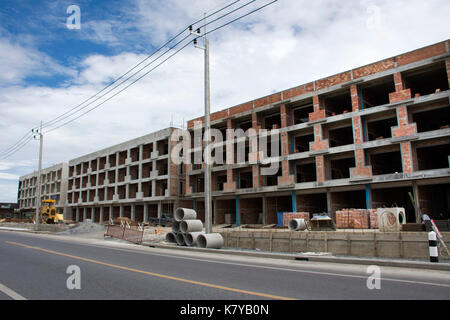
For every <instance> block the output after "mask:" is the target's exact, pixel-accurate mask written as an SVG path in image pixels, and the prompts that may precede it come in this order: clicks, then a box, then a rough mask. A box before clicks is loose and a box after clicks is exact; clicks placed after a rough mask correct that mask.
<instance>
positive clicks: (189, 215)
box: [175, 208, 197, 222]
mask: <svg viewBox="0 0 450 320" xmlns="http://www.w3.org/2000/svg"><path fill="white" fill-rule="evenodd" d="M194 219H197V212H195V210H193V209H186V208H178V209H177V210H176V211H175V220H176V221H178V222H181V221H183V220H194Z"/></svg>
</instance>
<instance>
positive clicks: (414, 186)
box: [412, 181, 422, 223]
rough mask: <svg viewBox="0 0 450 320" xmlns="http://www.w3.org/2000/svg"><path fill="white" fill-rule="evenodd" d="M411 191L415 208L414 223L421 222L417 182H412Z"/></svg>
mask: <svg viewBox="0 0 450 320" xmlns="http://www.w3.org/2000/svg"><path fill="white" fill-rule="evenodd" d="M412 189H413V197H414V206H415V208H414V209H415V214H416V223H421V222H422V217H421V214H420V199H419V187H418V186H417V182H415V181H413V183H412Z"/></svg>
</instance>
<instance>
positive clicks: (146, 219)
mask: <svg viewBox="0 0 450 320" xmlns="http://www.w3.org/2000/svg"><path fill="white" fill-rule="evenodd" d="M144 222H148V204H147V203H144Z"/></svg>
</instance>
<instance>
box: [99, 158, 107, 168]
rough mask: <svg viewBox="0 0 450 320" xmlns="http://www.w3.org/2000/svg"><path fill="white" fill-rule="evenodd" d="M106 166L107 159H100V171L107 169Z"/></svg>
mask: <svg viewBox="0 0 450 320" xmlns="http://www.w3.org/2000/svg"><path fill="white" fill-rule="evenodd" d="M105 165H106V157H102V158H100V162H99V170H103V169H105Z"/></svg>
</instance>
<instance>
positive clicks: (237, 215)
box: [236, 196, 241, 227]
mask: <svg viewBox="0 0 450 320" xmlns="http://www.w3.org/2000/svg"><path fill="white" fill-rule="evenodd" d="M240 222H241V210H240V205H239V196H236V227H239V225H240Z"/></svg>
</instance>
